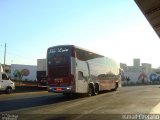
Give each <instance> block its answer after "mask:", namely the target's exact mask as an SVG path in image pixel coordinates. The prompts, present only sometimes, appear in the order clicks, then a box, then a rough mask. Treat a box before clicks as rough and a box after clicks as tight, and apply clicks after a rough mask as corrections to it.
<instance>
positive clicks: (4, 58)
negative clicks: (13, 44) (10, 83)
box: [3, 43, 6, 72]
mask: <svg viewBox="0 0 160 120" xmlns="http://www.w3.org/2000/svg"><path fill="white" fill-rule="evenodd" d="M5 67H6V43H5V46H4V65H3V69H4V72H5Z"/></svg>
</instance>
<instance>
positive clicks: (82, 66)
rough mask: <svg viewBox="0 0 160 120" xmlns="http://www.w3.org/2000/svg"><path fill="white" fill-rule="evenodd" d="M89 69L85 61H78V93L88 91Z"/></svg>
mask: <svg viewBox="0 0 160 120" xmlns="http://www.w3.org/2000/svg"><path fill="white" fill-rule="evenodd" d="M88 76H89V75H88V67H87V64H86V62H85V61H80V60H77V67H76V92H77V93H86V92H87V90H88Z"/></svg>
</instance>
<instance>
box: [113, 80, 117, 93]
mask: <svg viewBox="0 0 160 120" xmlns="http://www.w3.org/2000/svg"><path fill="white" fill-rule="evenodd" d="M117 89H118V82H116V83H115V88H113V91H116V90H117Z"/></svg>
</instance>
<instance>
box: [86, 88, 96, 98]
mask: <svg viewBox="0 0 160 120" xmlns="http://www.w3.org/2000/svg"><path fill="white" fill-rule="evenodd" d="M93 95H95V92H94V87H93V85H89V88H88V96H89V97H90V96H93Z"/></svg>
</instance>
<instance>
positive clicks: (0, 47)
mask: <svg viewBox="0 0 160 120" xmlns="http://www.w3.org/2000/svg"><path fill="white" fill-rule="evenodd" d="M5 43H7V56H6V63H7V64H11V63H13V64H31V65H36V62H37V59H39V58H45V57H46V51H47V48H48V47H51V46H54V45H62V44H74V45H77V46H80V47H82V48H85V49H88V50H91V51H94V52H97V53H99V54H102V55H105V56H108V57H111V58H114V59H115V60H117V62H122V63H126V64H128V65H132V61H133V58H140V59H141V62H142V63H151V64H152V66H153V67H158V66H160V62H159V61H160V58H159V57H158V56H159V55H158V52H157V50H158V48H159V45H160V40H159V38H158V36H157V35H156V33H155V32H154V30H153V29H152V28H151V26H150V24H149V23H148V21H147V20H146V18H145V17H144V16H143V14H142V13H141V11H140V10H139V8H138V6H137V5H136V4H135V2H134V0H14V1H12V0H1V1H0V62H1V63H3V56H4V44H5Z"/></svg>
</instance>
